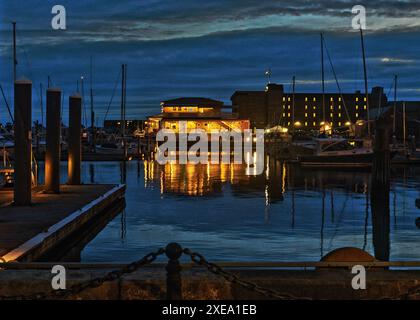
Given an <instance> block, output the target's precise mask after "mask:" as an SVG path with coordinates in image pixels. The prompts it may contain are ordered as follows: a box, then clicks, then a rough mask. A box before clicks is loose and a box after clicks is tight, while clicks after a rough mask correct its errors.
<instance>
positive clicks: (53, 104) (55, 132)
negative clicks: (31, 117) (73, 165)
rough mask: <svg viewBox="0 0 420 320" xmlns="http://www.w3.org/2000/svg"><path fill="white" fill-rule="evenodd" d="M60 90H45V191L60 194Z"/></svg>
mask: <svg viewBox="0 0 420 320" xmlns="http://www.w3.org/2000/svg"><path fill="white" fill-rule="evenodd" d="M60 111H61V90H60V89H57V88H50V89H48V90H47V138H46V140H47V149H46V152H45V191H46V192H49V193H60V136H61V132H60V131H61V130H60V128H61V125H60V124H61V123H60V122H61V117H60Z"/></svg>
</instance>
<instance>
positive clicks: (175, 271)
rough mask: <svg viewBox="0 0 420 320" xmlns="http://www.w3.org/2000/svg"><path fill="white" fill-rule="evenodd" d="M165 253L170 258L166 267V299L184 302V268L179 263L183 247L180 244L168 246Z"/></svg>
mask: <svg viewBox="0 0 420 320" xmlns="http://www.w3.org/2000/svg"><path fill="white" fill-rule="evenodd" d="M165 252H166V256H167V257H168V258H169V261H168V264H167V265H166V272H167V273H166V299H167V300H182V279H181V269H182V268H181V265H180V263H179V258H180V257H181V256H182V247H181V246H180V245H179V244H178V243H170V244H168V245H167V246H166V249H165Z"/></svg>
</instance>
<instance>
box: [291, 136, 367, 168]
mask: <svg viewBox="0 0 420 320" xmlns="http://www.w3.org/2000/svg"><path fill="white" fill-rule="evenodd" d="M314 142H315V143H316V149H315V150H314V154H312V155H300V156H298V162H299V164H300V165H301V166H303V167H328V168H362V167H371V166H372V163H373V157H374V153H373V150H372V146H371V142H370V141H367V140H366V139H365V140H357V139H353V140H352V139H345V138H335V139H332V138H320V139H314Z"/></svg>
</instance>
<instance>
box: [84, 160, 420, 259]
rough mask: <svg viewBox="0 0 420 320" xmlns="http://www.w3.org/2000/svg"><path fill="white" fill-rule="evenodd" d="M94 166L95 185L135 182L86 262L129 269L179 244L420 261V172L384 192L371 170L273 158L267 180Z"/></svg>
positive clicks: (295, 255)
mask: <svg viewBox="0 0 420 320" xmlns="http://www.w3.org/2000/svg"><path fill="white" fill-rule="evenodd" d="M94 165H95V168H96V175H95V179H96V180H95V182H97V183H98V182H107V181H110V180H112V178H114V180H115V177H116V176H119V177H120V180H121V182H125V183H127V209H126V211H125V212H124V214H123V215H121V217H120V218H119V219H118V221H116V220H114V221H113V222H112V223H110V224H109V225H108V226H107V227H106V228H105V229H104V230H103V231H102V232H100V233H99V235H98V236H97V237H96V238H95V239H94V240H93V241H92V242H91V243H89V244H88V246H87V247H86V248H85V249H84V251H83V253H82V259H83V260H85V261H114V260H115V259H117V260H118V261H130V260H133V259H135V258H137V257H138V256H139V255H140V254H141V253H147V252H148V251H150V249H154V248H156V247H157V246H160V245H164V244H166V243H167V242H170V241H179V242H180V243H183V244H184V245H186V246H190V247H192V248H195V249H197V250H202V251H203V252H205V253H206V254H207V255H209V257H211V258H212V259H216V260H217V259H219V260H249V261H252V260H319V259H320V258H321V257H322V256H323V255H325V254H327V253H328V252H330V251H331V250H333V249H336V248H339V247H344V246H353V247H358V248H362V249H364V250H366V251H368V252H370V253H371V254H374V255H375V256H376V257H377V258H378V259H381V260H390V259H394V260H396V259H399V260H401V259H414V260H415V259H419V260H420V252H417V251H416V250H412V249H411V248H412V246H413V245H417V241H418V239H419V232H418V229H417V228H416V223H415V222H414V221H416V218H418V212H417V209H416V208H415V206H414V204H415V199H416V198H418V190H419V183H418V181H417V177H418V173H419V169H407V168H397V169H395V170H393V174H392V180H391V184H390V185H389V186H388V189H383V188H382V189H381V188H378V186H372V183H371V174H370V173H369V172H351V171H347V172H346V171H332V170H324V171H319V170H315V171H313V170H308V169H302V168H300V167H298V166H294V165H288V164H286V163H284V162H282V161H279V160H275V159H270V158H267V159H265V170H264V174H262V175H258V176H252V175H251V176H250V175H246V174H245V173H246V170H247V168H246V166H242V165H237V164H232V165H230V164H221V165H212V164H207V165H193V164H186V165H178V164H166V165H159V164H158V163H156V162H153V161H144V162H137V161H131V162H127V163H95V164H94ZM390 197H392V201H390ZM390 206H391V207H390ZM391 212H392V215H393V219H392V221H391V218H390V215H391ZM117 225H118V226H120V228H119V229H120V230H121V232H120V233H119V239H120V240H118V239H117V238H114V236H113V235H114V234H115V233H114V232H115V227H116V226H117ZM391 241H392V246H391ZM391 248H392V250H391Z"/></svg>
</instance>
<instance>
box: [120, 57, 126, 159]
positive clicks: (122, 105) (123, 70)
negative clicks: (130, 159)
mask: <svg viewBox="0 0 420 320" xmlns="http://www.w3.org/2000/svg"><path fill="white" fill-rule="evenodd" d="M125 81H126V65H125V64H123V65H122V66H121V138H122V143H123V148H124V157H126V154H127V146H126V141H125Z"/></svg>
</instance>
